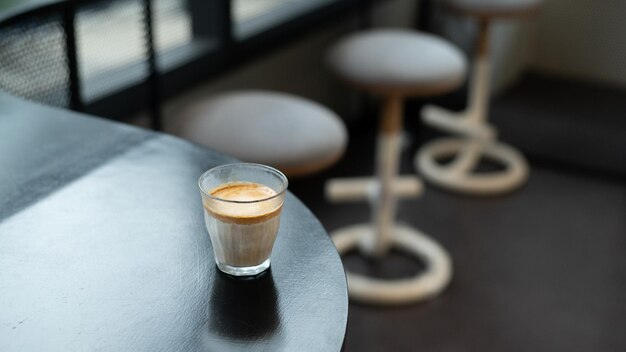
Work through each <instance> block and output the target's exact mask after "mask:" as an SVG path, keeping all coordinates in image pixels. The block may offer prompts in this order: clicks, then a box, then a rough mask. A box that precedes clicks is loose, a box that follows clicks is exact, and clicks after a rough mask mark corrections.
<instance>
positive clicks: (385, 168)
mask: <svg viewBox="0 0 626 352" xmlns="http://www.w3.org/2000/svg"><path fill="white" fill-rule="evenodd" d="M403 103H404V99H403V98H402V97H399V96H389V97H387V98H386V99H385V101H384V106H383V111H382V116H381V127H380V131H379V136H378V145H377V150H376V176H377V178H378V185H379V187H378V192H377V196H376V197H375V198H374V204H373V205H374V206H373V208H374V214H373V219H372V220H373V223H374V228H375V238H374V239H372V242H370V243H367V242H365V243H364V244H363V246H364V248H363V249H364V250H365V252H366V253H369V254H370V255H373V256H376V257H382V256H384V255H385V254H386V253H387V252H388V251H389V248H390V247H391V244H392V239H391V236H392V232H393V230H394V220H395V216H396V204H397V195H396V192H394V182H395V180H396V178H397V177H398V165H399V159H400V152H401V146H400V144H401V141H400V139H401V136H400V132H401V130H402V118H403Z"/></svg>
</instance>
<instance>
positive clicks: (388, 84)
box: [327, 29, 467, 96]
mask: <svg viewBox="0 0 626 352" xmlns="http://www.w3.org/2000/svg"><path fill="white" fill-rule="evenodd" d="M327 59H328V63H329V65H330V67H331V68H332V69H333V71H334V72H335V73H336V74H337V75H338V76H339V77H341V78H342V79H343V80H345V81H347V82H348V83H350V84H352V85H355V86H357V88H361V89H364V90H367V91H369V92H371V93H377V94H384V95H388V94H392V95H393V94H396V95H403V96H412V95H418V96H428V95H435V94H440V93H444V92H448V91H451V90H453V89H454V88H456V87H458V86H459V85H460V83H461V82H462V81H463V79H464V77H465V71H466V66H467V64H466V60H465V57H464V56H463V54H462V52H461V51H460V50H459V49H457V48H456V47H454V46H453V45H451V44H449V43H447V42H446V41H444V40H443V39H440V38H438V37H436V36H434V35H430V34H426V33H420V32H416V31H411V30H402V29H377V30H369V31H362V32H358V33H355V34H353V35H350V36H348V37H347V38H345V39H343V40H341V41H340V42H338V43H337V44H336V45H334V46H333V47H332V48H331V50H330V52H329V54H328V57H327Z"/></svg>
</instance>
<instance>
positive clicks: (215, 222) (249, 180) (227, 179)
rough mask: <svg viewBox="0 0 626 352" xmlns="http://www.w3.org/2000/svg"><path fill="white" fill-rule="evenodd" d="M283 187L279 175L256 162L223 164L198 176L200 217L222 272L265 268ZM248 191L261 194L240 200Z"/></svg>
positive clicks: (252, 271) (251, 271) (254, 271)
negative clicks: (200, 204)
mask: <svg viewBox="0 0 626 352" xmlns="http://www.w3.org/2000/svg"><path fill="white" fill-rule="evenodd" d="M258 185H261V187H258ZM287 185H288V182H287V177H285V175H283V173H282V172H280V171H278V170H276V169H274V168H272V167H269V166H265V165H260V164H249V163H238V164H228V165H222V166H218V167H215V168H212V169H210V170H208V171H206V172H205V173H203V174H202V175H201V176H200V179H199V180H198V186H199V187H200V193H201V195H202V203H203V205H204V219H205V223H206V227H207V230H208V232H209V236H210V237H211V243H212V244H213V253H214V255H215V263H216V264H217V267H218V268H219V269H220V270H221V271H223V272H225V273H227V274H230V275H234V276H250V275H256V274H259V273H261V272H263V271H265V270H266V269H267V268H269V266H270V255H271V253H272V248H273V247H274V241H275V240H276V235H277V234H278V228H279V225H280V213H281V210H282V206H283V202H284V200H285V194H286V191H287ZM263 186H264V187H265V188H263ZM247 187H252V188H251V189H253V190H256V189H257V188H259V189H260V191H264V192H261V193H255V195H256V197H253V198H249V197H239V196H240V195H241V194H243V195H249V193H246V189H247ZM259 194H260V196H259Z"/></svg>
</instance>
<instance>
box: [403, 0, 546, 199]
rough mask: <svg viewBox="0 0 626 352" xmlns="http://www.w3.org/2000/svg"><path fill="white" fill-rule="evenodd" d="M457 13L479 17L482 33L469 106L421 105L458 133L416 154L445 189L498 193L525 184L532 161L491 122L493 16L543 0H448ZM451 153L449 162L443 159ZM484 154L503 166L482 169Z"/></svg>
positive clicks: (517, 13) (426, 117) (514, 13)
mask: <svg viewBox="0 0 626 352" xmlns="http://www.w3.org/2000/svg"><path fill="white" fill-rule="evenodd" d="M446 5H447V6H448V7H449V8H450V9H452V10H453V11H455V12H458V13H461V14H465V15H469V16H472V17H475V18H477V19H478V21H479V26H480V27H479V37H478V45H477V48H476V54H475V58H474V64H473V72H472V81H471V86H470V89H469V98H468V101H469V103H468V108H467V110H465V111H463V112H460V113H455V112H451V111H447V110H445V109H442V108H440V107H437V106H432V105H428V106H425V107H424V108H423V110H422V118H423V121H424V122H425V123H426V124H429V125H431V126H433V127H436V128H439V129H441V130H444V131H446V132H450V133H452V134H456V135H458V136H459V137H453V138H442V139H438V140H435V141H433V142H430V143H428V144H426V145H424V146H423V147H422V148H421V149H420V150H419V151H418V153H417V155H416V157H415V165H416V168H417V169H418V170H419V172H420V174H421V175H423V176H424V178H425V179H426V180H428V181H430V182H432V183H433V184H436V185H438V186H440V187H442V188H444V189H448V190H451V191H457V192H461V193H467V194H482V195H488V194H497V193H502V192H506V191H510V190H512V189H515V188H517V187H519V186H520V185H522V184H523V183H524V182H525V181H526V179H527V178H528V163H527V162H526V159H525V158H524V156H523V155H522V154H520V153H519V152H518V151H517V150H515V149H514V148H512V147H510V146H508V145H506V144H504V143H500V142H498V141H497V131H496V129H495V128H494V127H493V126H491V125H490V124H489V123H488V122H487V116H488V113H489V81H490V67H491V65H490V59H489V25H490V23H491V21H492V20H493V19H499V18H517V17H523V16H527V15H529V14H532V13H534V12H536V11H537V10H538V8H539V5H540V0H506V1H503V0H449V1H447V2H446ZM449 158H452V161H450V162H448V163H447V164H442V163H441V162H440V161H441V160H442V159H449ZM481 158H485V159H488V160H492V161H495V162H496V163H498V164H501V165H502V166H504V169H501V170H498V171H492V172H478V171H477V167H478V165H479V163H480V160H481Z"/></svg>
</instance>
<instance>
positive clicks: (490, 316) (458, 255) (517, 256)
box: [290, 120, 626, 352]
mask: <svg viewBox="0 0 626 352" xmlns="http://www.w3.org/2000/svg"><path fill="white" fill-rule="evenodd" d="M370 122H371V123H370ZM369 125H372V126H373V125H375V123H374V122H373V121H369V122H368V120H365V121H364V122H361V123H360V126H369ZM426 134H428V133H426ZM420 135H422V136H423V135H424V133H422V134H420ZM625 138H626V137H625ZM416 139H420V140H421V139H422V137H420V138H416ZM373 142H374V131H373V128H370V127H366V128H363V127H355V128H352V131H351V144H350V147H349V151H348V155H347V156H346V157H345V158H344V159H343V161H342V162H341V163H340V164H339V165H338V166H337V167H335V168H333V169H332V170H330V171H328V172H326V173H324V174H322V175H317V176H315V177H313V178H308V179H300V180H292V182H291V186H290V188H291V190H292V191H293V192H294V193H295V194H296V195H298V196H299V197H300V198H301V199H302V200H303V201H304V202H305V203H306V204H307V205H308V206H309V207H310V208H311V209H312V210H313V212H314V213H315V214H316V215H317V216H318V217H319V219H320V220H321V221H322V223H323V224H324V225H325V226H326V228H327V229H328V230H329V231H332V230H333V229H336V228H338V227H341V226H344V225H349V224H353V223H355V222H364V221H367V220H368V218H369V209H368V207H367V206H366V205H365V204H329V203H327V202H326V201H325V200H324V199H323V196H322V194H323V192H322V189H323V180H324V179H326V178H327V177H329V176H337V175H341V176H348V175H350V176H351V175H367V174H370V173H371V172H372V171H373V159H372V155H373ZM420 143H421V142H420V141H417V142H414V143H411V144H412V145H411V146H409V147H408V148H407V150H406V151H405V153H404V159H403V166H402V169H403V172H405V173H414V172H415V171H414V168H413V166H412V155H413V154H414V152H415V149H416V146H417V145H419V144H420ZM532 160H533V159H532V158H531V161H532ZM538 160H540V161H541V163H533V164H532V171H531V176H530V179H529V181H528V183H527V184H526V185H525V186H524V187H523V188H521V189H519V190H518V191H516V192H513V193H511V194H508V195H503V196H498V197H489V198H475V197H473V198H472V197H466V196H459V195H454V194H450V193H447V192H444V191H441V190H438V189H436V188H434V187H432V186H428V187H426V190H425V193H424V195H423V197H421V198H419V199H416V200H410V201H403V202H401V204H400V207H399V215H398V217H399V220H400V221H403V222H407V223H409V224H411V225H413V226H415V227H418V228H419V229H421V230H422V231H424V232H425V233H427V234H429V235H431V236H432V237H433V238H435V239H437V240H438V241H439V242H440V243H441V244H443V245H444V246H445V247H446V248H447V249H448V250H449V251H450V253H451V255H452V258H453V261H454V271H455V272H454V278H453V281H452V283H451V286H450V287H449V288H448V289H447V290H446V291H445V292H444V293H443V294H442V295H441V296H439V297H438V298H436V299H433V300H431V301H428V302H424V303H419V304H413V305H408V306H404V307H398V308H377V307H369V306H364V305H359V304H351V305H350V316H349V322H348V332H347V336H346V351H364V352H367V351H568V352H575V351H616V352H617V351H626V335H625V334H624V331H625V330H624V327H625V326H626V183H625V182H623V180H622V179H620V178H619V177H615V175H614V174H606V173H600V172H593V171H590V169H589V168H588V167H583V168H576V167H573V166H572V164H567V165H569V166H567V165H566V166H565V167H563V166H562V163H557V164H554V165H560V166H558V167H557V166H554V165H553V164H551V163H550V162H546V159H545V158H538ZM345 262H346V264H347V267H348V268H350V269H352V270H355V271H361V272H369V273H372V274H373V275H378V276H383V277H398V276H403V275H405V276H408V275H411V274H412V273H415V272H418V271H419V270H420V268H421V266H420V263H416V262H413V261H412V260H410V259H408V258H405V257H403V256H402V255H401V254H393V255H392V257H391V258H389V259H388V260H386V261H385V262H382V263H368V262H366V261H363V260H361V259H359V257H357V256H355V255H353V256H349V257H347V258H346V260H345Z"/></svg>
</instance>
